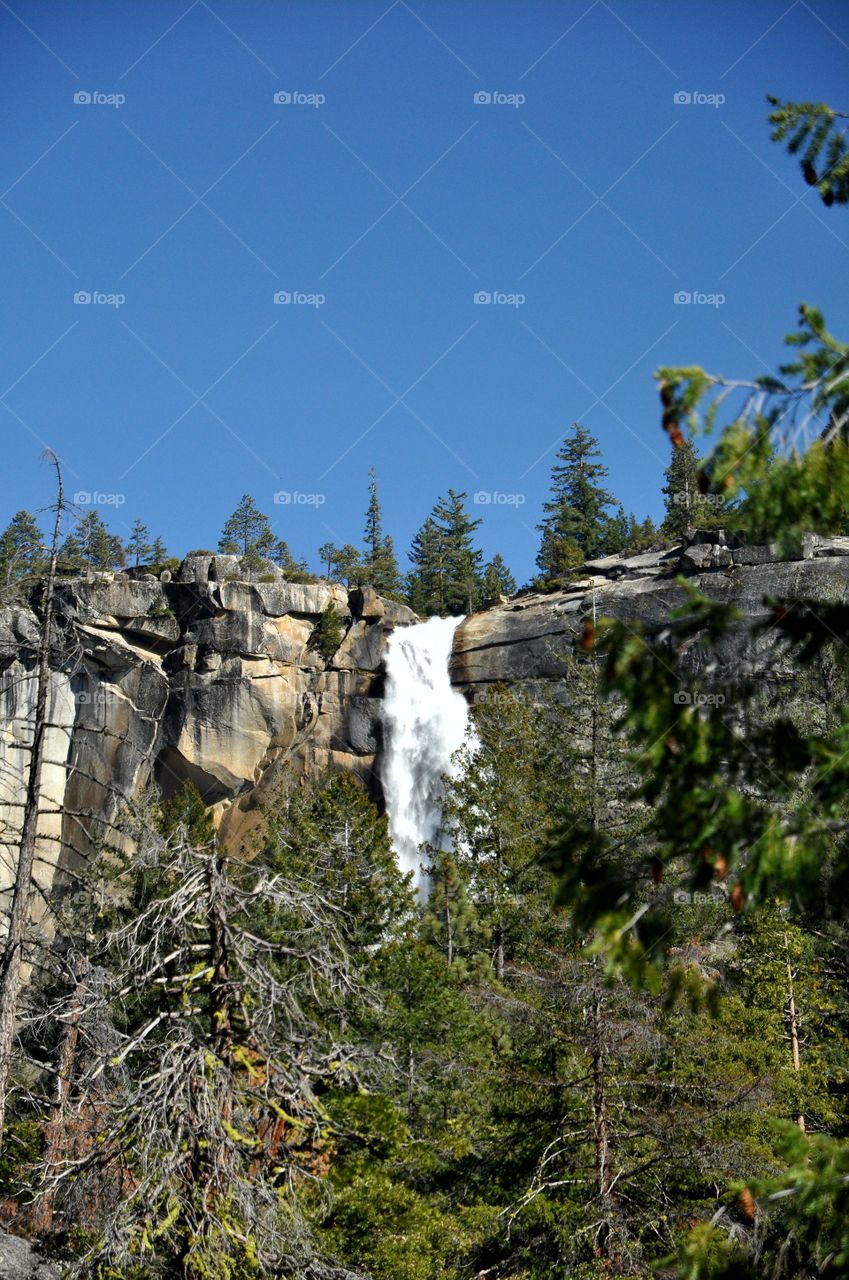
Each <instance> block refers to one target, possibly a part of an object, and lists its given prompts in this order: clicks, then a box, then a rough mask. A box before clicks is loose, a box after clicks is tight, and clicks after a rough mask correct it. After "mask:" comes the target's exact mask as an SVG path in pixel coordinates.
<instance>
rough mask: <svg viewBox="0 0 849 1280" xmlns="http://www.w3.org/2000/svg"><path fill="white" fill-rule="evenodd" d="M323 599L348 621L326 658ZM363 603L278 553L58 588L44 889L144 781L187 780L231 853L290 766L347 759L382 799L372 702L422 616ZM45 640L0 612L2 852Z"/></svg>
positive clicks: (9, 838)
mask: <svg viewBox="0 0 849 1280" xmlns="http://www.w3.org/2000/svg"><path fill="white" fill-rule="evenodd" d="M248 579H249V580H248ZM328 603H332V604H333V605H334V607H335V609H336V611H337V613H338V614H339V615H340V618H341V620H342V623H343V625H344V626H345V628H346V635H345V638H344V640H343V642H342V644H341V645H340V648H339V650H338V653H337V654H336V655H334V657H333V659H331V661H330V662H326V661H325V660H324V659H323V658H322V657H321V655H320V654H319V652H318V651H317V649H316V648H315V647H314V646H313V643H312V640H313V635H314V632H315V629H316V627H317V625H318V621H319V618H320V615H321V612H322V610H323V609H324V608H325V607H326V606H327V605H328ZM352 603H353V604H354V606H355V609H356V613H357V618H356V621H355V620H354V616H353V612H352V607H351V603H350V602H349V593H348V592H347V590H346V589H345V588H344V587H342V586H341V585H339V584H333V583H327V582H312V583H298V582H289V581H286V580H285V579H284V577H283V575H282V573H280V571H279V570H276V572H275V566H274V565H272V564H271V562H268V565H263V566H262V567H261V569H260V570H257V571H253V572H252V573H251V574H249V575H247V577H246V575H245V573H244V572H242V571H241V570H240V568H239V562H238V558H237V557H235V556H233V557H229V556H221V555H212V554H211V553H194V554H193V555H191V556H189V557H187V559H186V560H185V561H184V562H183V564H182V565H181V566H180V568H179V569H178V570H177V571H175V572H174V573H173V574H171V575H170V580H169V581H165V582H163V581H161V580H160V579H157V578H155V577H154V576H153V575H150V574H144V573H141V572H134V573H133V574H132V575H131V574H124V573H108V574H106V573H104V574H96V575H92V576H91V577H90V578H87V579H74V580H71V581H64V582H61V583H60V584H59V586H58V590H57V616H58V622H59V632H60V634H61V636H62V638H63V640H62V646H61V650H60V648H59V647H57V652H56V653H55V654H54V656H53V663H52V665H53V668H54V669H53V675H52V683H51V691H50V712H49V725H50V727H49V729H48V735H47V752H46V766H45V769H44V777H43V794H42V815H41V820H40V826H39V849H38V855H39V859H40V865H41V866H42V867H43V870H44V874H43V876H42V880H43V883H44V885H45V887H46V886H47V885H50V884H55V883H57V881H56V872H57V869H60V870H61V869H62V868H63V867H64V868H73V867H74V865H75V864H76V863H77V862H78V861H79V860H80V859H83V858H85V857H87V856H88V855H89V854H90V852H91V851H92V849H93V848H94V847H95V845H96V844H97V842H98V841H102V840H103V839H107V838H109V839H114V838H115V832H114V828H113V823H114V822H115V819H116V817H117V814H118V812H119V810H120V808H121V806H122V805H123V804H124V803H125V802H126V801H128V800H132V798H134V797H136V796H138V795H139V793H140V792H141V791H142V790H143V789H144V788H145V786H146V785H147V784H148V783H149V782H150V781H151V780H154V781H155V782H157V783H158V785H159V787H160V789H161V790H162V792H163V794H165V795H168V794H170V793H172V792H173V791H174V790H175V789H177V788H178V787H179V786H181V785H182V784H183V783H184V782H185V781H186V780H191V781H192V782H193V783H194V784H195V785H196V786H197V788H198V790H199V791H200V793H201V795H202V796H203V798H204V800H205V801H206V803H207V804H208V805H210V806H211V807H212V808H213V811H214V814H215V816H216V819H217V821H218V822H219V825H220V828H221V830H222V833H223V835H224V838H225V839H226V840H227V841H228V842H229V843H230V844H231V845H232V846H237V845H238V844H239V843H240V842H241V841H242V839H243V838H244V836H245V835H246V834H247V832H248V831H249V830H250V829H251V827H252V825H253V823H254V821H255V817H256V815H255V810H256V805H257V800H258V799H259V798H260V797H261V796H262V795H263V794H264V793H265V792H266V791H267V789H268V788H269V787H270V786H271V785H272V784H273V781H274V779H275V778H276V777H278V776H279V773H280V770H281V769H283V768H285V769H286V770H287V771H289V772H290V773H291V774H292V775H293V776H294V777H295V778H297V777H299V776H302V775H304V774H311V775H319V774H322V773H324V772H326V771H328V770H337V769H346V770H350V771H352V772H354V773H356V774H358V775H359V776H360V777H361V778H363V780H364V781H365V782H366V784H367V785H369V786H370V787H372V789H373V790H375V791H377V790H378V784H377V783H376V778H375V774H374V768H373V766H374V756H375V752H376V750H377V748H378V745H379V741H380V730H379V725H378V724H377V720H378V717H379V709H380V703H379V700H378V699H377V698H376V697H375V696H373V695H374V692H375V690H379V688H380V685H381V683H382V675H381V674H380V671H381V666H382V661H383V651H384V647H385V644H386V638H387V636H388V635H389V634H390V633H391V631H392V628H393V626H395V625H397V624H404V623H409V622H413V621H415V615H414V614H413V613H412V612H411V611H410V610H409V609H407V608H406V607H405V606H403V605H399V604H397V603H395V602H392V601H383V600H381V598H380V597H379V596H377V595H376V593H374V592H373V591H371V590H370V589H364V590H363V591H361V592H357V593H352ZM37 642H38V624H37V619H36V618H35V616H34V614H33V613H32V612H31V611H30V610H29V609H26V608H23V607H21V606H10V607H8V608H6V609H4V610H0V849H2V848H3V847H6V848H9V849H10V850H11V849H13V848H14V845H15V843H16V837H17V833H18V831H19V829H20V820H21V816H22V808H23V800H24V795H25V783H26V769H27V761H28V755H29V752H28V748H29V745H30V743H31V740H32V716H33V708H34V703H35V646H36V645H37ZM3 861H4V862H5V863H6V865H7V867H8V864H9V859H4V860H3ZM4 875H5V877H6V880H5V882H6V883H8V876H9V871H8V869H7V870H6V872H5V873H4V872H2V871H0V889H2V887H3V884H4ZM59 883H61V877H60V881H59Z"/></svg>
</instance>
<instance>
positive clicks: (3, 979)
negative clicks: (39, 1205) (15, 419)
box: [0, 450, 64, 1145]
mask: <svg viewBox="0 0 849 1280" xmlns="http://www.w3.org/2000/svg"><path fill="white" fill-rule="evenodd" d="M45 457H46V458H47V460H48V461H49V462H51V463H52V464H53V466H54V467H55V468H56V479H57V502H56V522H55V524H54V526H53V542H52V545H51V552H50V567H49V569H48V571H47V582H46V584H45V590H44V604H43V613H42V620H41V637H40V639H39V645H38V675H37V684H36V701H35V724H34V729H33V740H32V754H31V755H30V765H29V777H28V780H27V794H26V800H25V802H24V820H23V825H22V827H21V843H20V849H19V852H18V864H17V867H16V869H15V883H14V887H13V890H12V905H11V908H10V911H9V927H8V931H7V933H6V939H5V942H6V948H5V951H4V953H3V958H2V961H0V1145H2V1141H3V1125H4V1121H5V1116H6V1096H7V1093H8V1086H9V1072H10V1070H11V1060H12V1046H13V1044H14V1040H15V1022H16V1019H17V1015H18V997H19V995H20V989H21V973H22V968H23V962H24V934H25V932H26V929H27V925H28V924H29V920H30V904H31V899H32V887H33V885H32V874H33V867H34V865H35V842H36V836H37V834H38V801H39V795H40V792H41V770H42V764H43V761H44V740H45V731H46V722H47V695H48V689H49V683H50V633H51V630H52V623H53V589H54V585H55V582H56V561H57V559H58V555H59V537H60V534H61V527H62V515H63V512H64V491H63V488H62V468H61V466H60V465H59V459H58V458H57V457H56V455H55V454H54V453H52V452H51V451H50V450H48V451H47V452H46V454H45Z"/></svg>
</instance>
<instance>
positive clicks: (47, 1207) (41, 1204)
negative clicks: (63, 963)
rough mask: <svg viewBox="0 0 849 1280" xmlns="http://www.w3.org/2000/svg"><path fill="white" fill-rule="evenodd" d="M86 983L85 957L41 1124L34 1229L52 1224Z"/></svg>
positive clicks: (86, 966) (41, 1231)
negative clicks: (40, 1186)
mask: <svg viewBox="0 0 849 1280" xmlns="http://www.w3.org/2000/svg"><path fill="white" fill-rule="evenodd" d="M87 986H88V961H87V960H85V959H84V960H83V961H82V963H81V964H80V966H79V969H78V972H77V978H76V985H75V987H74V994H73V997H72V1004H71V1008H70V1010H69V1012H68V1015H67V1018H66V1019H65V1022H64V1028H63V1031H62V1039H61V1041H60V1044H59V1057H58V1061H57V1063H56V1098H55V1101H54V1103H53V1107H52V1108H51V1112H50V1119H49V1120H48V1122H47V1124H46V1125H45V1127H44V1155H43V1157H42V1159H43V1163H44V1174H45V1179H46V1180H48V1185H47V1190H46V1191H45V1192H44V1193H43V1195H42V1196H41V1197H40V1198H39V1200H38V1203H37V1205H36V1208H35V1211H34V1213H33V1227H34V1229H35V1231H36V1233H38V1234H41V1233H43V1232H46V1231H49V1230H50V1227H51V1226H52V1224H53V1207H54V1203H55V1200H56V1187H55V1184H53V1183H52V1182H50V1181H49V1179H50V1177H51V1175H52V1174H53V1173H54V1172H55V1171H56V1170H57V1169H58V1168H59V1166H60V1165H61V1163H62V1157H63V1154H64V1149H66V1148H67V1133H66V1127H67V1118H68V1099H69V1097H70V1094H71V1077H72V1076H73V1073H74V1065H75V1063H76V1058H77V1045H78V1044H79V1039H80V1020H81V1018H82V1013H83V1007H84V1002H85V996H86V989H87Z"/></svg>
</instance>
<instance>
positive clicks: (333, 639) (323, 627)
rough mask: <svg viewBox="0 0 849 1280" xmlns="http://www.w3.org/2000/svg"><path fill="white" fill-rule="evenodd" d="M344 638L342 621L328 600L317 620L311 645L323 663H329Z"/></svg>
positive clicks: (333, 605)
mask: <svg viewBox="0 0 849 1280" xmlns="http://www.w3.org/2000/svg"><path fill="white" fill-rule="evenodd" d="M344 637H345V628H344V627H343V625H342V619H341V618H340V617H339V614H338V613H337V612H336V605H335V604H334V603H333V601H332V600H328V602H327V604H326V605H325V606H324V608H323V609H322V611H321V615H320V617H319V619H318V625H317V626H316V629H315V632H314V636H313V641H312V643H313V644H314V645H315V648H316V649H317V650H318V652H319V653H320V654H321V656H322V657H323V658H324V660H325V662H329V661H330V659H331V658H332V657H333V655H334V653H335V652H336V650H337V649H338V648H339V646H340V644H341V643H342V641H343V639H344Z"/></svg>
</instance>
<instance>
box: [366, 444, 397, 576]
mask: <svg viewBox="0 0 849 1280" xmlns="http://www.w3.org/2000/svg"><path fill="white" fill-rule="evenodd" d="M364 543H365V547H364V551H363V557H362V565H363V573H364V575H365V578H366V580H367V581H368V582H369V583H371V585H372V586H373V587H374V589H375V590H376V591H380V592H382V593H384V594H390V595H392V594H394V593H397V592H398V591H399V590H400V585H401V575H400V573H399V571H398V561H397V560H396V558H395V548H394V546H393V544H392V539H391V537H389V536H388V535H386V534H384V532H383V511H382V508H381V505H380V498H379V497H378V493H377V472H376V470H375V468H374V467H372V469H371V471H370V472H369V504H368V509H367V511H366V527H365V534H364Z"/></svg>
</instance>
